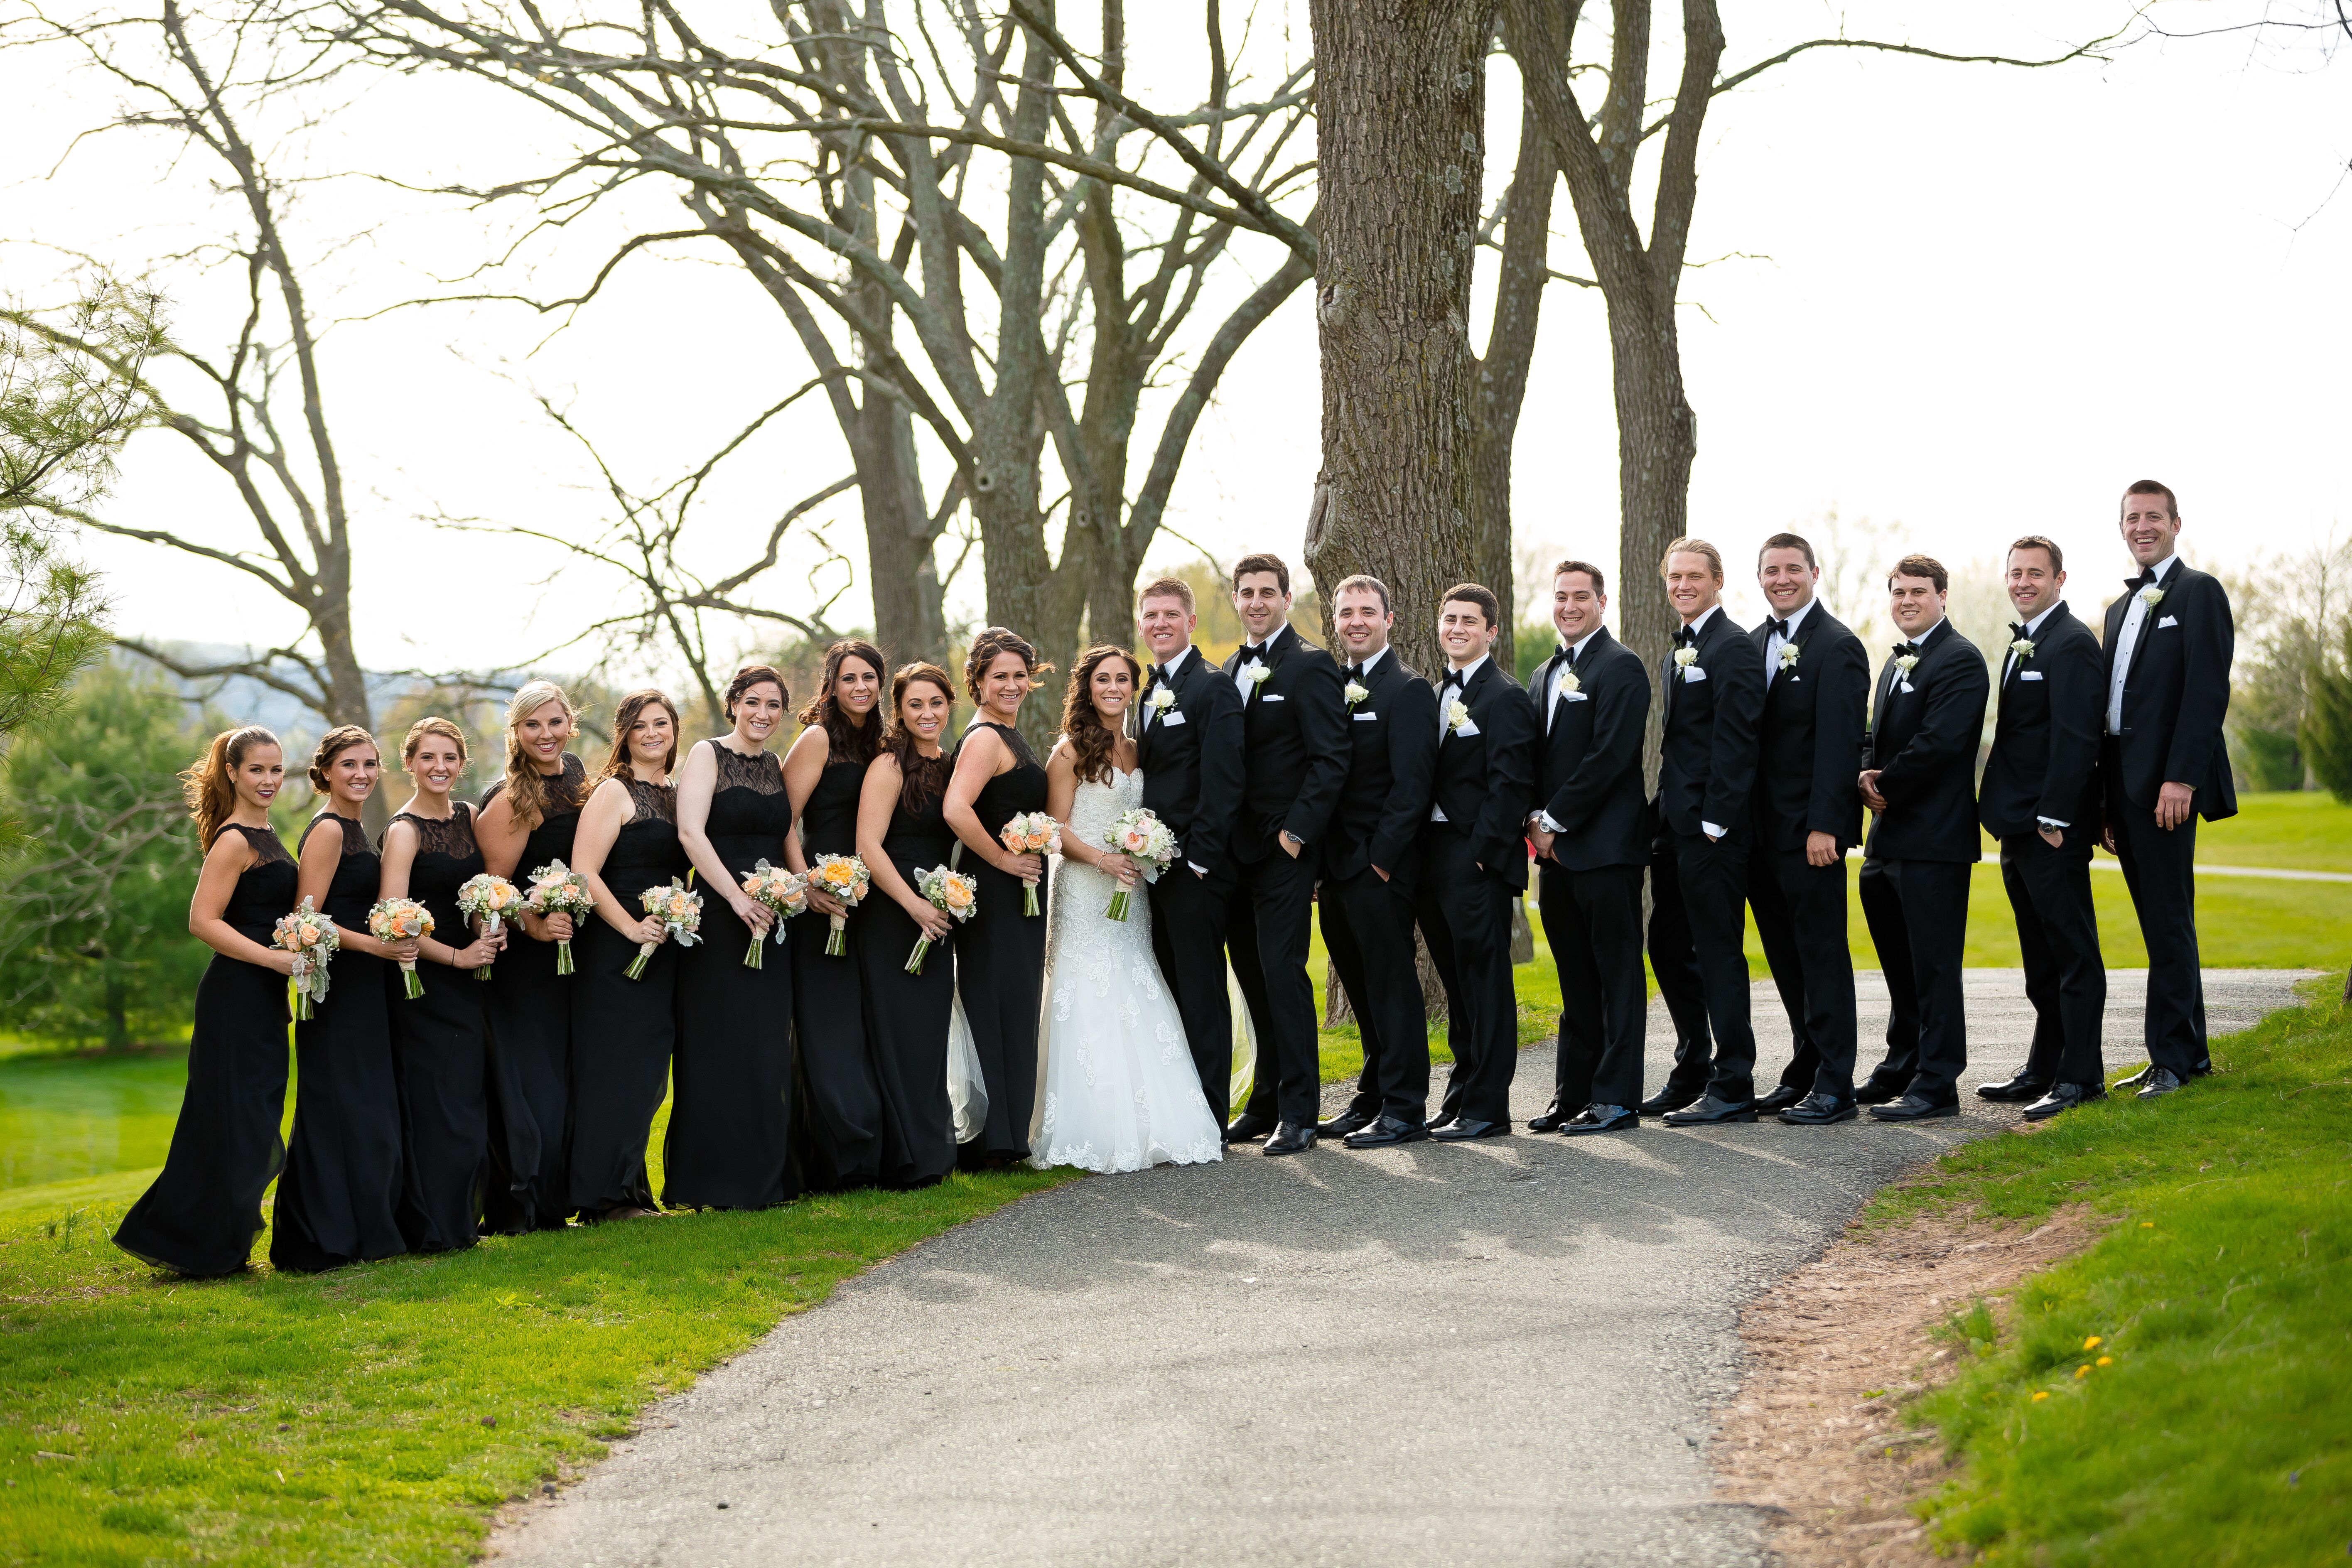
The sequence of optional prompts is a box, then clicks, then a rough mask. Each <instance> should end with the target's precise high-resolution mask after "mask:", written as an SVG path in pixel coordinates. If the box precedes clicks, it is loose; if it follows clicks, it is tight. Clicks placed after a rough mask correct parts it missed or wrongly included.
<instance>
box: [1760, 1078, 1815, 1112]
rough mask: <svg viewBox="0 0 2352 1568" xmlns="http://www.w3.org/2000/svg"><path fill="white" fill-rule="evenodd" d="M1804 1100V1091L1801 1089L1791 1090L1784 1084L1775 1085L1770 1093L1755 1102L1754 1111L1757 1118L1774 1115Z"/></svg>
mask: <svg viewBox="0 0 2352 1568" xmlns="http://www.w3.org/2000/svg"><path fill="white" fill-rule="evenodd" d="M1804 1098H1805V1095H1804V1091H1803V1090H1801V1089H1793V1088H1791V1087H1790V1086H1789V1085H1788V1084H1785V1083H1782V1084H1775V1085H1774V1086H1773V1088H1772V1092H1771V1093H1769V1094H1768V1095H1766V1096H1765V1097H1764V1098H1763V1099H1761V1100H1758V1101H1757V1102H1756V1111H1757V1114H1758V1115H1759V1116H1772V1115H1776V1114H1778V1113H1779V1112H1780V1111H1783V1110H1788V1109H1789V1107H1790V1106H1792V1105H1796V1104H1800V1103H1801V1102H1802V1101H1803V1100H1804Z"/></svg>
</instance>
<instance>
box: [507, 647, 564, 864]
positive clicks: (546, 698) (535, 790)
mask: <svg viewBox="0 0 2352 1568" xmlns="http://www.w3.org/2000/svg"><path fill="white" fill-rule="evenodd" d="M551 702H557V703H561V704H562V707H563V711H564V714H565V716H566V717H568V718H570V719H571V720H572V723H573V726H574V732H575V733H576V732H577V727H578V724H579V720H580V710H578V709H577V708H574V707H572V699H570V698H569V697H566V696H565V695H563V688H562V687H561V686H558V685H556V684H555V682H553V681H551V680H534V681H532V682H531V683H530V685H528V686H526V687H524V688H523V689H521V690H520V691H518V692H516V693H515V694H514V695H513V696H512V697H509V698H508V699H507V772H506V784H505V788H506V794H507V809H508V810H509V811H510V812H512V813H513V814H514V825H515V826H517V827H520V828H521V829H522V830H523V831H524V832H525V833H529V832H530V831H531V830H532V829H533V828H535V827H537V826H539V825H540V824H541V823H542V822H545V821H546V820H547V811H548V807H549V806H550V805H552V804H553V801H552V799H551V796H550V795H549V794H548V787H547V786H548V778H547V775H546V774H545V773H541V772H540V771H539V764H538V763H535V762H533V761H532V760H531V755H530V752H527V751H525V750H524V749H523V744H522V721H524V720H526V719H528V718H530V716H531V715H532V714H534V713H536V712H538V711H539V710H541V709H542V708H544V707H546V706H547V705H548V704H549V703H551ZM562 776H563V775H562V773H561V772H559V773H557V774H556V777H557V778H558V779H559V780H560V779H561V778H562ZM566 804H567V805H577V804H578V803H577V802H568V803H566Z"/></svg>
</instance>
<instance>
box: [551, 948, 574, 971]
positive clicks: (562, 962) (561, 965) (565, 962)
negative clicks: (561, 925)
mask: <svg viewBox="0 0 2352 1568" xmlns="http://www.w3.org/2000/svg"><path fill="white" fill-rule="evenodd" d="M572 968H573V964H572V944H571V943H570V942H557V943H556V944H555V973H558V974H569V973H572Z"/></svg>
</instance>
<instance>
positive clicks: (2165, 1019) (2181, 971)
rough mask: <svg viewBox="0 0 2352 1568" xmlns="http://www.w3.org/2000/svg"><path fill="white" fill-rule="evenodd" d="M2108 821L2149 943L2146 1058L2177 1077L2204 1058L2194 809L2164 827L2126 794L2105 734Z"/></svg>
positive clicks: (2151, 811) (2203, 1063)
mask: <svg viewBox="0 0 2352 1568" xmlns="http://www.w3.org/2000/svg"><path fill="white" fill-rule="evenodd" d="M2114 757H2115V749H2114V744H2113V742H2109V744H2108V746H2107V749H2106V751H2105V758H2106V759H2108V760H2109V763H2110V765H2109V768H2108V772H2107V777H2108V779H2109V781H2110V782H2109V784H2108V785H2107V825H2108V826H2110V827H2112V828H2114V829H2115V835H2116V859H2118V860H2120V861H2122V862H2123V868H2124V885H2125V886H2126V887H2128V888H2129V889H2131V900H2132V909H2133V910H2135V911H2137V914H2138V915H2139V937H2140V941H2141V942H2142V943H2143V944H2144V945H2145V946H2146V947H2147V1059H2148V1060H2149V1061H2151V1062H2153V1063H2154V1064H2155V1065H2157V1066H2158V1067H2160V1068H2169V1069H2171V1070H2172V1071H2173V1072H2175V1073H2177V1074H2179V1076H2181V1077H2182V1078H2186V1077H2188V1076H2189V1074H2190V1073H2192V1072H2200V1071H2202V1070H2204V1068H2206V1066H2207V1065H2208V1064H2209V1062H2210V1059H2211V1058H2210V1052H2209V1050H2208V1048H2207V1046H2206V1040H2205V972H2204V971H2203V970H2202V969H2201V968H2200V967H2199V959H2198V953H2197V871H2196V864H2197V816H2196V814H2195V813H2194V812H2191V813H2190V814H2189V820H2188V821H2186V822H2184V823H2182V824H2181V825H2180V826H2178V827H2176V828H2173V829H2171V830H2170V831H2169V832H2168V831H2166V830H2165V829H2163V828H2161V827H2158V826H2157V825H2156V811H2155V808H2153V807H2151V806H2141V805H2133V804H2132V803H2131V802H2130V801H2128V800H2126V798H2125V797H2124V793H2123V789H2122V787H2121V784H2120V774H2121V773H2122V767H2121V764H2120V763H2116V762H2114V760H2113V759H2114Z"/></svg>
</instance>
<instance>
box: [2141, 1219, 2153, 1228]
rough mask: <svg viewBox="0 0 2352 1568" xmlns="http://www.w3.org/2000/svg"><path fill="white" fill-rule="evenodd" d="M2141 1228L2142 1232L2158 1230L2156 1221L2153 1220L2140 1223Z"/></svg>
mask: <svg viewBox="0 0 2352 1568" xmlns="http://www.w3.org/2000/svg"><path fill="white" fill-rule="evenodd" d="M2139 1227H2140V1229H2142V1230H2154V1229H2155V1228H2156V1221H2154V1220H2152V1219H2144V1220H2142V1221H2140V1222H2139Z"/></svg>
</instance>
